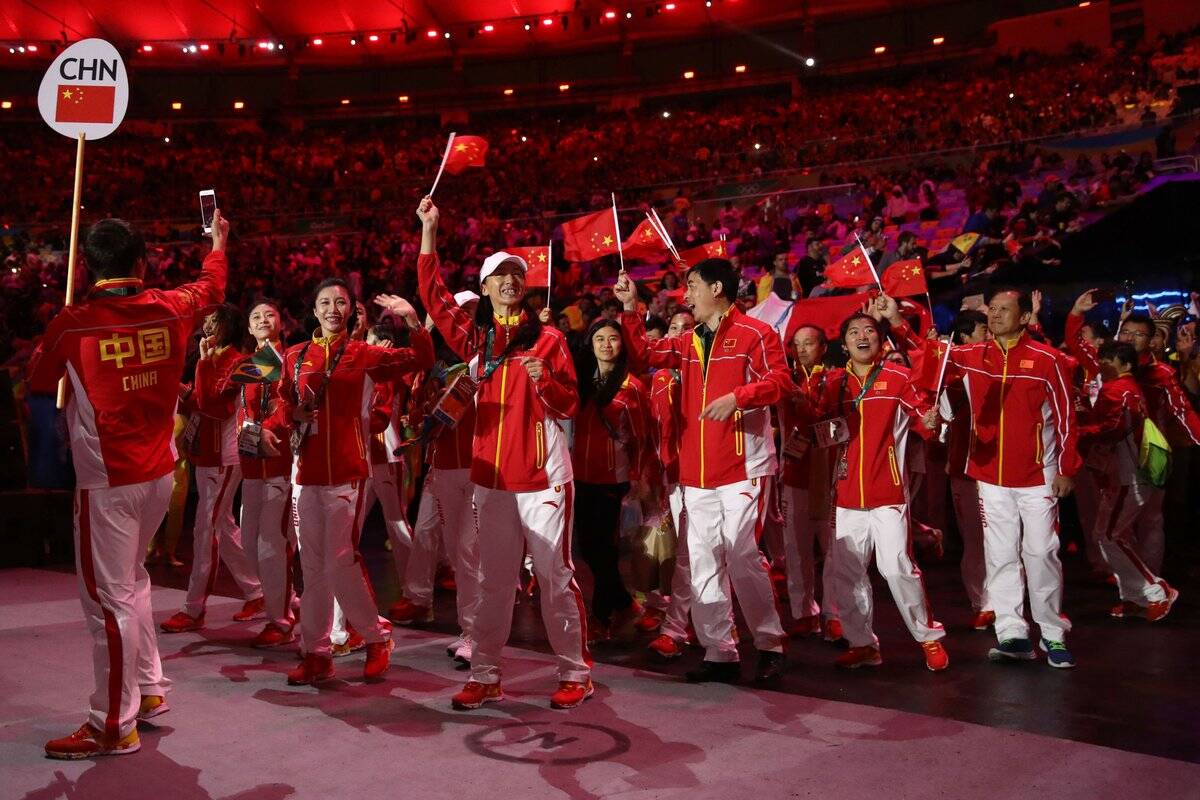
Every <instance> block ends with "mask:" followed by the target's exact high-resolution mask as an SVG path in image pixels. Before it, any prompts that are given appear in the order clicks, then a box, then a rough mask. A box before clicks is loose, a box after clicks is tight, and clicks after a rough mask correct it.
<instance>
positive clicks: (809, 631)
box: [788, 615, 821, 636]
mask: <svg viewBox="0 0 1200 800" xmlns="http://www.w3.org/2000/svg"><path fill="white" fill-rule="evenodd" d="M820 632H821V618H820V617H818V616H816V615H813V616H811V617H801V618H800V619H798V620H796V621H795V622H794V623H793V624H792V627H791V630H789V631H788V636H816V635H817V634H819V633H820Z"/></svg>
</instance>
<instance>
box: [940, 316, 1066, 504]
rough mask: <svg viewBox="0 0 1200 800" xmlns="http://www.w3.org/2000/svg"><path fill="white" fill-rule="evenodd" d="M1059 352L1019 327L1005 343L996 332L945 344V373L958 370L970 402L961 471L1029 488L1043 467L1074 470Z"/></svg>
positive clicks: (1038, 482) (1041, 481) (1042, 478)
mask: <svg viewBox="0 0 1200 800" xmlns="http://www.w3.org/2000/svg"><path fill="white" fill-rule="evenodd" d="M1059 355H1060V354H1059V353H1058V351H1057V350H1055V349H1054V348H1053V347H1050V346H1049V345H1045V344H1041V343H1040V342H1035V341H1033V340H1032V339H1030V338H1029V336H1028V335H1027V334H1025V333H1022V334H1021V335H1020V336H1019V337H1018V338H1017V339H1015V340H1014V341H1013V342H1012V343H1011V344H1010V346H1009V348H1008V350H1007V351H1006V350H1004V348H1002V347H1001V346H1000V344H999V343H998V342H996V341H995V340H991V341H987V342H980V343H978V344H966V345H958V346H956V347H954V348H953V349H952V350H951V351H950V365H951V367H952V368H953V369H954V372H953V373H950V372H949V370H948V374H947V381H950V380H954V379H955V378H956V377H961V378H962V380H963V382H964V385H965V386H966V387H967V397H968V398H969V400H970V403H971V430H972V432H973V436H972V439H971V444H970V448H969V451H968V456H967V476H968V477H970V478H974V479H975V480H977V481H983V482H984V483H991V484H995V485H997V486H1008V487H1014V488H1028V487H1033V486H1045V485H1046V484H1047V480H1046V473H1045V470H1046V469H1047V468H1054V469H1056V470H1057V474H1059V475H1066V476H1072V475H1074V474H1075V473H1076V472H1077V471H1078V470H1079V466H1080V460H1079V453H1078V451H1077V450H1076V443H1075V437H1076V431H1075V407H1074V402H1073V400H1072V397H1073V394H1072V390H1071V383H1070V380H1069V377H1068V376H1067V375H1066V373H1065V371H1064V368H1063V362H1062V359H1061V358H1060V357H1059Z"/></svg>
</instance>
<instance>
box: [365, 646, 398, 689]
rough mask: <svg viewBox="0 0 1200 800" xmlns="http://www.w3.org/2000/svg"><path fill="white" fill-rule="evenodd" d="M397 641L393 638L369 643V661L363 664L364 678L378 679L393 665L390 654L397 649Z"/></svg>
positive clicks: (369, 679)
mask: <svg viewBox="0 0 1200 800" xmlns="http://www.w3.org/2000/svg"><path fill="white" fill-rule="evenodd" d="M395 647H396V643H395V642H394V641H392V640H391V638H387V639H384V640H383V641H382V642H371V643H370V644H369V645H367V663H366V664H364V665H363V680H368V681H377V680H379V679H381V678H382V677H383V674H384V673H385V672H387V671H388V667H390V666H391V665H392V663H391V660H390V657H389V654H390V653H391V652H392V650H393V649H395Z"/></svg>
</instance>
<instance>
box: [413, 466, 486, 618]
mask: <svg viewBox="0 0 1200 800" xmlns="http://www.w3.org/2000/svg"><path fill="white" fill-rule="evenodd" d="M474 496H475V484H473V483H471V470H470V469H438V468H437V467H432V468H431V469H430V470H429V473H428V474H427V475H426V476H425V487H424V490H423V491H422V492H421V506H420V508H419V509H418V510H417V524H416V527H415V528H414V529H413V548H412V554H411V555H410V556H409V559H408V570H407V572H406V574H405V580H404V587H405V596H406V597H408V599H409V600H411V601H413V602H414V603H416V604H417V605H421V606H432V605H433V577H434V573H435V572H436V570H437V561H438V542H439V541H441V542H443V543H444V546H445V550H446V554H447V556H449V559H450V564H451V565H452V566H453V567H454V583H455V586H456V598H455V601H456V603H457V606H458V627H459V629H460V630H462V631H463V632H464V633H465V632H466V631H469V630H470V629H471V621H472V620H473V619H474V617H475V611H476V609H477V608H478V606H479V526H478V523H477V521H476V519H475V511H474V507H473V498H474Z"/></svg>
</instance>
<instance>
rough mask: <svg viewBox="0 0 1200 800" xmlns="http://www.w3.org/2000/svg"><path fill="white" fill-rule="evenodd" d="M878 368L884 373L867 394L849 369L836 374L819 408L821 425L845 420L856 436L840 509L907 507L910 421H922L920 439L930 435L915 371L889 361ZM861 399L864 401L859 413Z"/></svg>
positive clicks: (848, 449) (841, 481)
mask: <svg viewBox="0 0 1200 800" xmlns="http://www.w3.org/2000/svg"><path fill="white" fill-rule="evenodd" d="M877 368H878V369H879V373H878V375H876V377H875V380H874V381H873V382H870V385H869V387H866V393H865V394H863V390H864V380H863V379H861V378H859V377H858V376H857V375H855V374H854V373H853V372H852V371H851V370H850V369H849V367H847V368H845V369H837V370H834V371H832V372H831V374H830V376H829V378H828V379H827V380H826V381H825V383H824V386H823V391H822V393H821V395H820V399H819V400H818V402H817V417H818V419H830V418H833V417H844V418H845V420H846V426H847V428H848V429H849V432H850V440H849V442H847V443H846V445H845V459H846V460H845V464H846V473H845V475H842V476H840V477H839V478H838V480H837V484H836V494H837V505H838V506H839V507H840V508H876V507H878V506H892V505H900V504H902V503H907V502H908V495H907V489H906V486H907V483H908V478H907V474H906V471H905V466H904V465H905V460H904V451H905V444H906V442H907V440H908V432H909V427H910V425H909V423H910V421H911V420H916V421H917V427H916V429H915V430H916V432H917V433H918V434H919V435H921V436H929V435H930V431H928V430H926V429H925V427H924V425H922V424H921V421H920V418H921V415H922V414H924V413H925V412H926V411H928V410H929V408H930V403H929V400H928V399H927V398H926V397H925V396H924V395H923V394H922V393H921V392H919V391H918V390H917V388H916V386H915V385H914V384H913V380H912V373H911V370H909V369H907V368H906V367H902V366H899V365H897V364H892V363H889V362H886V361H885V362H882V366H879V365H877ZM873 369H874V368H873ZM868 374H870V373H868ZM868 382H869V379H868ZM860 394H861V395H862V401H861V402H860V403H858V404H857V407H856V406H855V402H854V401H855V398H857V397H859V396H860ZM834 469H835V470H836V469H837V460H836V458H835V461H834Z"/></svg>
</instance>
